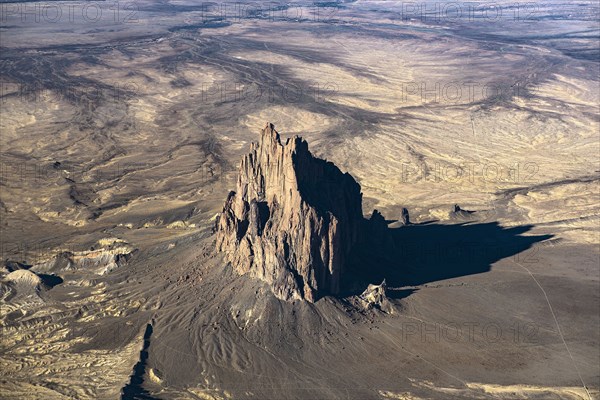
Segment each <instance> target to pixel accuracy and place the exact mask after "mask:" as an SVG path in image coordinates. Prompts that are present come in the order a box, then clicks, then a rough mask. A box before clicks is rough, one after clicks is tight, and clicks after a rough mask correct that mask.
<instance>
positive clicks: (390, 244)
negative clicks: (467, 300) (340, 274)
mask: <svg viewBox="0 0 600 400" xmlns="http://www.w3.org/2000/svg"><path fill="white" fill-rule="evenodd" d="M532 228H533V226H532V225H524V226H518V227H511V228H504V227H502V226H501V225H499V224H498V223H497V222H487V223H470V224H464V223H459V224H453V225H441V224H435V223H430V224H420V225H408V226H404V227H400V228H395V229H387V232H384V234H380V235H375V236H373V239H372V240H371V241H370V243H366V244H364V245H362V246H359V247H357V248H356V249H355V251H354V254H353V256H352V257H351V259H352V263H351V264H349V265H348V269H349V271H348V272H349V273H348V274H344V276H345V278H346V280H345V282H343V283H344V287H345V288H346V294H357V293H359V292H360V291H361V290H364V288H365V287H366V285H367V284H369V283H379V282H381V281H382V280H383V279H385V280H386V282H387V285H388V286H389V287H392V288H393V287H402V286H417V285H423V284H426V283H430V282H436V281H440V280H444V279H449V278H456V277H460V276H466V275H473V274H479V273H483V272H487V271H490V269H491V265H492V264H493V263H495V262H496V261H499V260H501V259H504V258H507V257H512V256H515V257H516V256H517V255H519V257H521V258H526V261H528V262H534V261H535V257H536V252H537V250H536V249H537V248H536V247H535V246H534V245H535V244H536V243H538V242H540V241H543V240H546V239H549V238H551V237H552V235H538V236H523V235H522V234H524V233H526V232H528V231H530V230H531V229H532ZM528 249H531V250H529V251H527V252H525V251H526V250H528ZM523 252H525V253H523ZM521 261H524V260H521ZM410 293H412V291H411V290H403V291H397V292H396V296H395V297H406V296H407V295H410ZM389 295H390V297H394V291H390V292H389Z"/></svg>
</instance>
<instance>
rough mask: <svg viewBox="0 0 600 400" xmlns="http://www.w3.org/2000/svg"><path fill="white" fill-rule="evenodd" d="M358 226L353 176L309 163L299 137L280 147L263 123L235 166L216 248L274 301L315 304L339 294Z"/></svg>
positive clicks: (322, 162) (218, 224) (317, 162)
mask: <svg viewBox="0 0 600 400" xmlns="http://www.w3.org/2000/svg"><path fill="white" fill-rule="evenodd" d="M363 223H364V219H363V214H362V194H361V189H360V185H359V184H358V183H357V182H356V181H355V180H354V178H352V176H350V175H349V174H348V173H342V172H341V171H340V170H339V169H338V168H337V167H336V166H335V165H334V164H333V163H331V162H328V161H325V160H322V159H319V158H316V157H313V155H312V154H311V153H310V151H309V150H308V143H307V142H306V141H304V140H303V139H302V138H300V137H298V136H295V137H293V138H290V139H288V140H287V141H286V143H285V144H282V143H281V139H280V137H279V134H278V133H277V131H275V128H274V127H273V125H272V124H267V126H266V127H265V128H264V129H263V131H262V134H261V137H260V140H259V142H258V143H252V144H251V147H250V153H249V154H247V155H245V156H244V158H243V159H242V161H241V163H240V167H239V176H238V181H237V189H236V191H235V192H230V193H229V196H228V197H227V200H226V201H225V205H224V207H223V211H222V213H221V214H220V216H219V218H218V220H217V222H216V226H215V230H216V232H217V235H216V248H217V251H220V252H225V253H226V254H227V258H228V260H229V261H230V262H231V264H232V265H233V267H234V269H235V270H236V271H237V272H238V273H239V274H250V275H251V276H253V277H255V278H259V279H262V280H263V281H265V282H267V283H268V284H270V285H271V288H272V290H273V293H274V294H275V295H276V296H277V297H278V298H280V299H283V300H294V299H298V300H307V301H310V302H314V301H316V300H317V299H318V298H320V297H322V296H323V295H327V294H333V295H335V294H338V293H339V292H340V282H341V275H342V274H343V272H344V265H345V263H346V261H347V258H348V256H349V254H350V251H351V250H352V248H353V246H354V245H355V244H356V243H357V242H358V241H359V239H360V238H359V235H360V232H361V227H362V224H363Z"/></svg>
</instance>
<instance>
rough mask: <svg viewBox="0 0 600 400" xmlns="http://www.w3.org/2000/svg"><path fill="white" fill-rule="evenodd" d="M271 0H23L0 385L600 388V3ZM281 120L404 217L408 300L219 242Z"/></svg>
mask: <svg viewBox="0 0 600 400" xmlns="http://www.w3.org/2000/svg"><path fill="white" fill-rule="evenodd" d="M257 4H258V3H253V5H249V4H246V3H233V2H231V3H227V2H222V3H200V2H193V1H188V0H183V1H169V0H167V1H146V0H144V1H133V2H123V3H121V2H116V3H114V4H113V3H111V4H105V3H104V2H88V3H84V2H60V1H59V2H46V3H38V2H27V3H4V2H3V3H0V7H1V9H2V14H1V15H0V41H1V43H0V47H1V56H0V60H1V64H0V72H1V85H2V92H1V97H0V101H1V104H0V106H1V111H2V113H1V118H0V130H1V134H0V146H1V151H0V156H1V160H0V162H1V164H0V166H1V170H0V179H1V182H0V185H1V186H0V188H1V197H0V205H1V207H0V217H1V233H0V240H1V243H2V261H3V262H4V264H5V266H4V269H3V272H2V281H1V288H0V293H1V295H2V300H1V302H0V309H1V312H0V318H1V319H0V326H1V338H0V344H1V347H0V371H1V372H0V375H1V379H0V397H2V398H6V399H24V398H27V399H67V398H76V399H114V398H119V397H122V398H125V399H132V398H139V399H230V398H231V399H243V398H249V399H338V398H339V399H414V400H422V399H464V398H474V399H523V398H527V399H552V398H556V399H596V398H598V396H599V390H600V361H599V360H600V350H599V349H600V346H599V344H600V343H599V342H600V316H599V314H598V310H599V306H600V295H599V289H600V288H599V282H600V281H599V279H600V271H599V269H598V265H599V261H600V260H599V250H600V249H599V245H600V227H599V222H600V211H599V204H600V202H599V187H598V182H599V172H600V160H599V156H598V154H599V150H600V138H599V112H598V111H599V108H598V107H599V104H600V86H599V85H600V84H599V78H598V72H599V64H598V62H599V61H600V58H599V57H600V53H599V52H598V34H599V27H598V16H599V13H598V4H597V3H594V2H588V1H582V2H576V3H571V2H561V1H549V2H543V3H527V4H524V3H522V4H515V3H513V2H505V1H500V2H496V3H494V4H493V5H492V4H491V3H490V4H483V3H470V5H469V4H467V3H460V4H459V3H453V4H455V5H454V6H452V7H454V8H452V7H450V6H448V5H443V4H442V3H435V2H428V3H411V4H408V3H400V2H384V1H355V2H351V1H349V2H337V3H336V2H330V3H329V2H328V3H302V2H291V3H281V4H278V3H275V2H265V3H260V4H259V5H257ZM415 7H417V8H415ZM267 121H269V122H271V123H273V124H274V125H275V127H276V128H277V130H278V131H279V132H280V133H281V135H282V136H283V137H284V138H289V137H292V136H294V135H300V136H302V137H303V138H304V139H305V140H307V141H308V143H309V146H310V150H311V151H312V153H313V154H315V155H316V156H319V157H321V158H325V159H327V160H329V161H332V162H333V163H335V165H337V166H338V167H339V168H340V169H341V170H342V171H344V172H348V173H350V174H351V175H352V176H353V177H354V178H355V179H356V180H357V181H358V182H359V183H360V185H361V188H362V193H363V212H364V214H365V216H368V215H370V214H371V212H372V210H373V209H377V210H379V211H381V213H382V214H383V215H384V216H385V217H386V218H387V219H388V220H390V225H389V226H390V228H392V229H394V232H395V235H396V240H397V241H398V242H399V243H402V249H403V253H402V254H401V255H400V256H399V257H398V258H397V260H396V261H397V266H398V269H397V270H394V272H393V273H391V274H390V275H388V276H377V279H379V278H384V277H385V278H386V279H387V281H388V285H389V287H390V290H389V292H390V293H391V294H390V296H389V297H390V301H391V302H392V304H393V307H392V311H391V312H383V311H381V310H377V309H363V308H361V307H359V306H357V303H356V296H355V295H350V294H349V295H348V296H343V297H325V298H323V299H321V300H319V301H317V302H316V303H314V304H308V303H304V302H286V301H281V300H279V299H276V298H274V297H273V296H272V294H271V293H270V291H269V289H268V287H267V286H266V285H265V284H264V283H262V282H260V281H256V280H252V279H247V277H245V276H237V275H236V274H235V273H233V272H232V270H231V267H230V266H227V263H226V262H225V261H224V258H223V257H222V255H219V254H215V253H214V235H213V233H212V228H213V226H214V221H215V217H216V215H217V214H218V213H219V212H220V211H221V210H222V208H223V203H224V201H225V198H226V197H227V193H228V192H229V191H230V190H233V189H234V188H235V182H236V178H237V170H238V163H239V160H240V159H241V157H242V155H244V154H247V153H248V151H249V147H250V143H251V142H252V141H256V140H257V139H258V137H259V133H260V131H261V129H263V127H264V126H265V123H266V122H267ZM455 204H457V205H459V207H460V210H459V209H457V210H455V209H454V205H455ZM402 208H406V209H408V210H409V212H410V220H411V222H412V224H411V225H408V226H399V224H398V222H397V220H398V219H400V216H401V210H402ZM395 221H396V222H395ZM368 264H369V263H368V262H366V263H365V268H367V269H368V268H369V265H368ZM372 283H373V284H379V283H380V281H377V282H375V281H373V282H372Z"/></svg>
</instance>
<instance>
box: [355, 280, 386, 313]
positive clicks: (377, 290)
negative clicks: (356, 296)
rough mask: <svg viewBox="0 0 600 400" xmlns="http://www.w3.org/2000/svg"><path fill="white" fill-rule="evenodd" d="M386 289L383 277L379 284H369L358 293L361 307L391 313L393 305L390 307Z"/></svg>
mask: <svg viewBox="0 0 600 400" xmlns="http://www.w3.org/2000/svg"><path fill="white" fill-rule="evenodd" d="M386 290H387V284H386V283H385V279H384V280H383V282H381V284H379V285H372V284H370V285H369V286H368V287H367V289H365V291H364V292H363V293H362V294H361V295H360V300H361V301H362V303H363V304H362V305H363V308H365V309H367V310H368V309H371V308H377V309H380V310H382V311H384V312H387V313H391V312H392V311H393V307H391V305H390V302H389V300H388V298H387V295H386Z"/></svg>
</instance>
